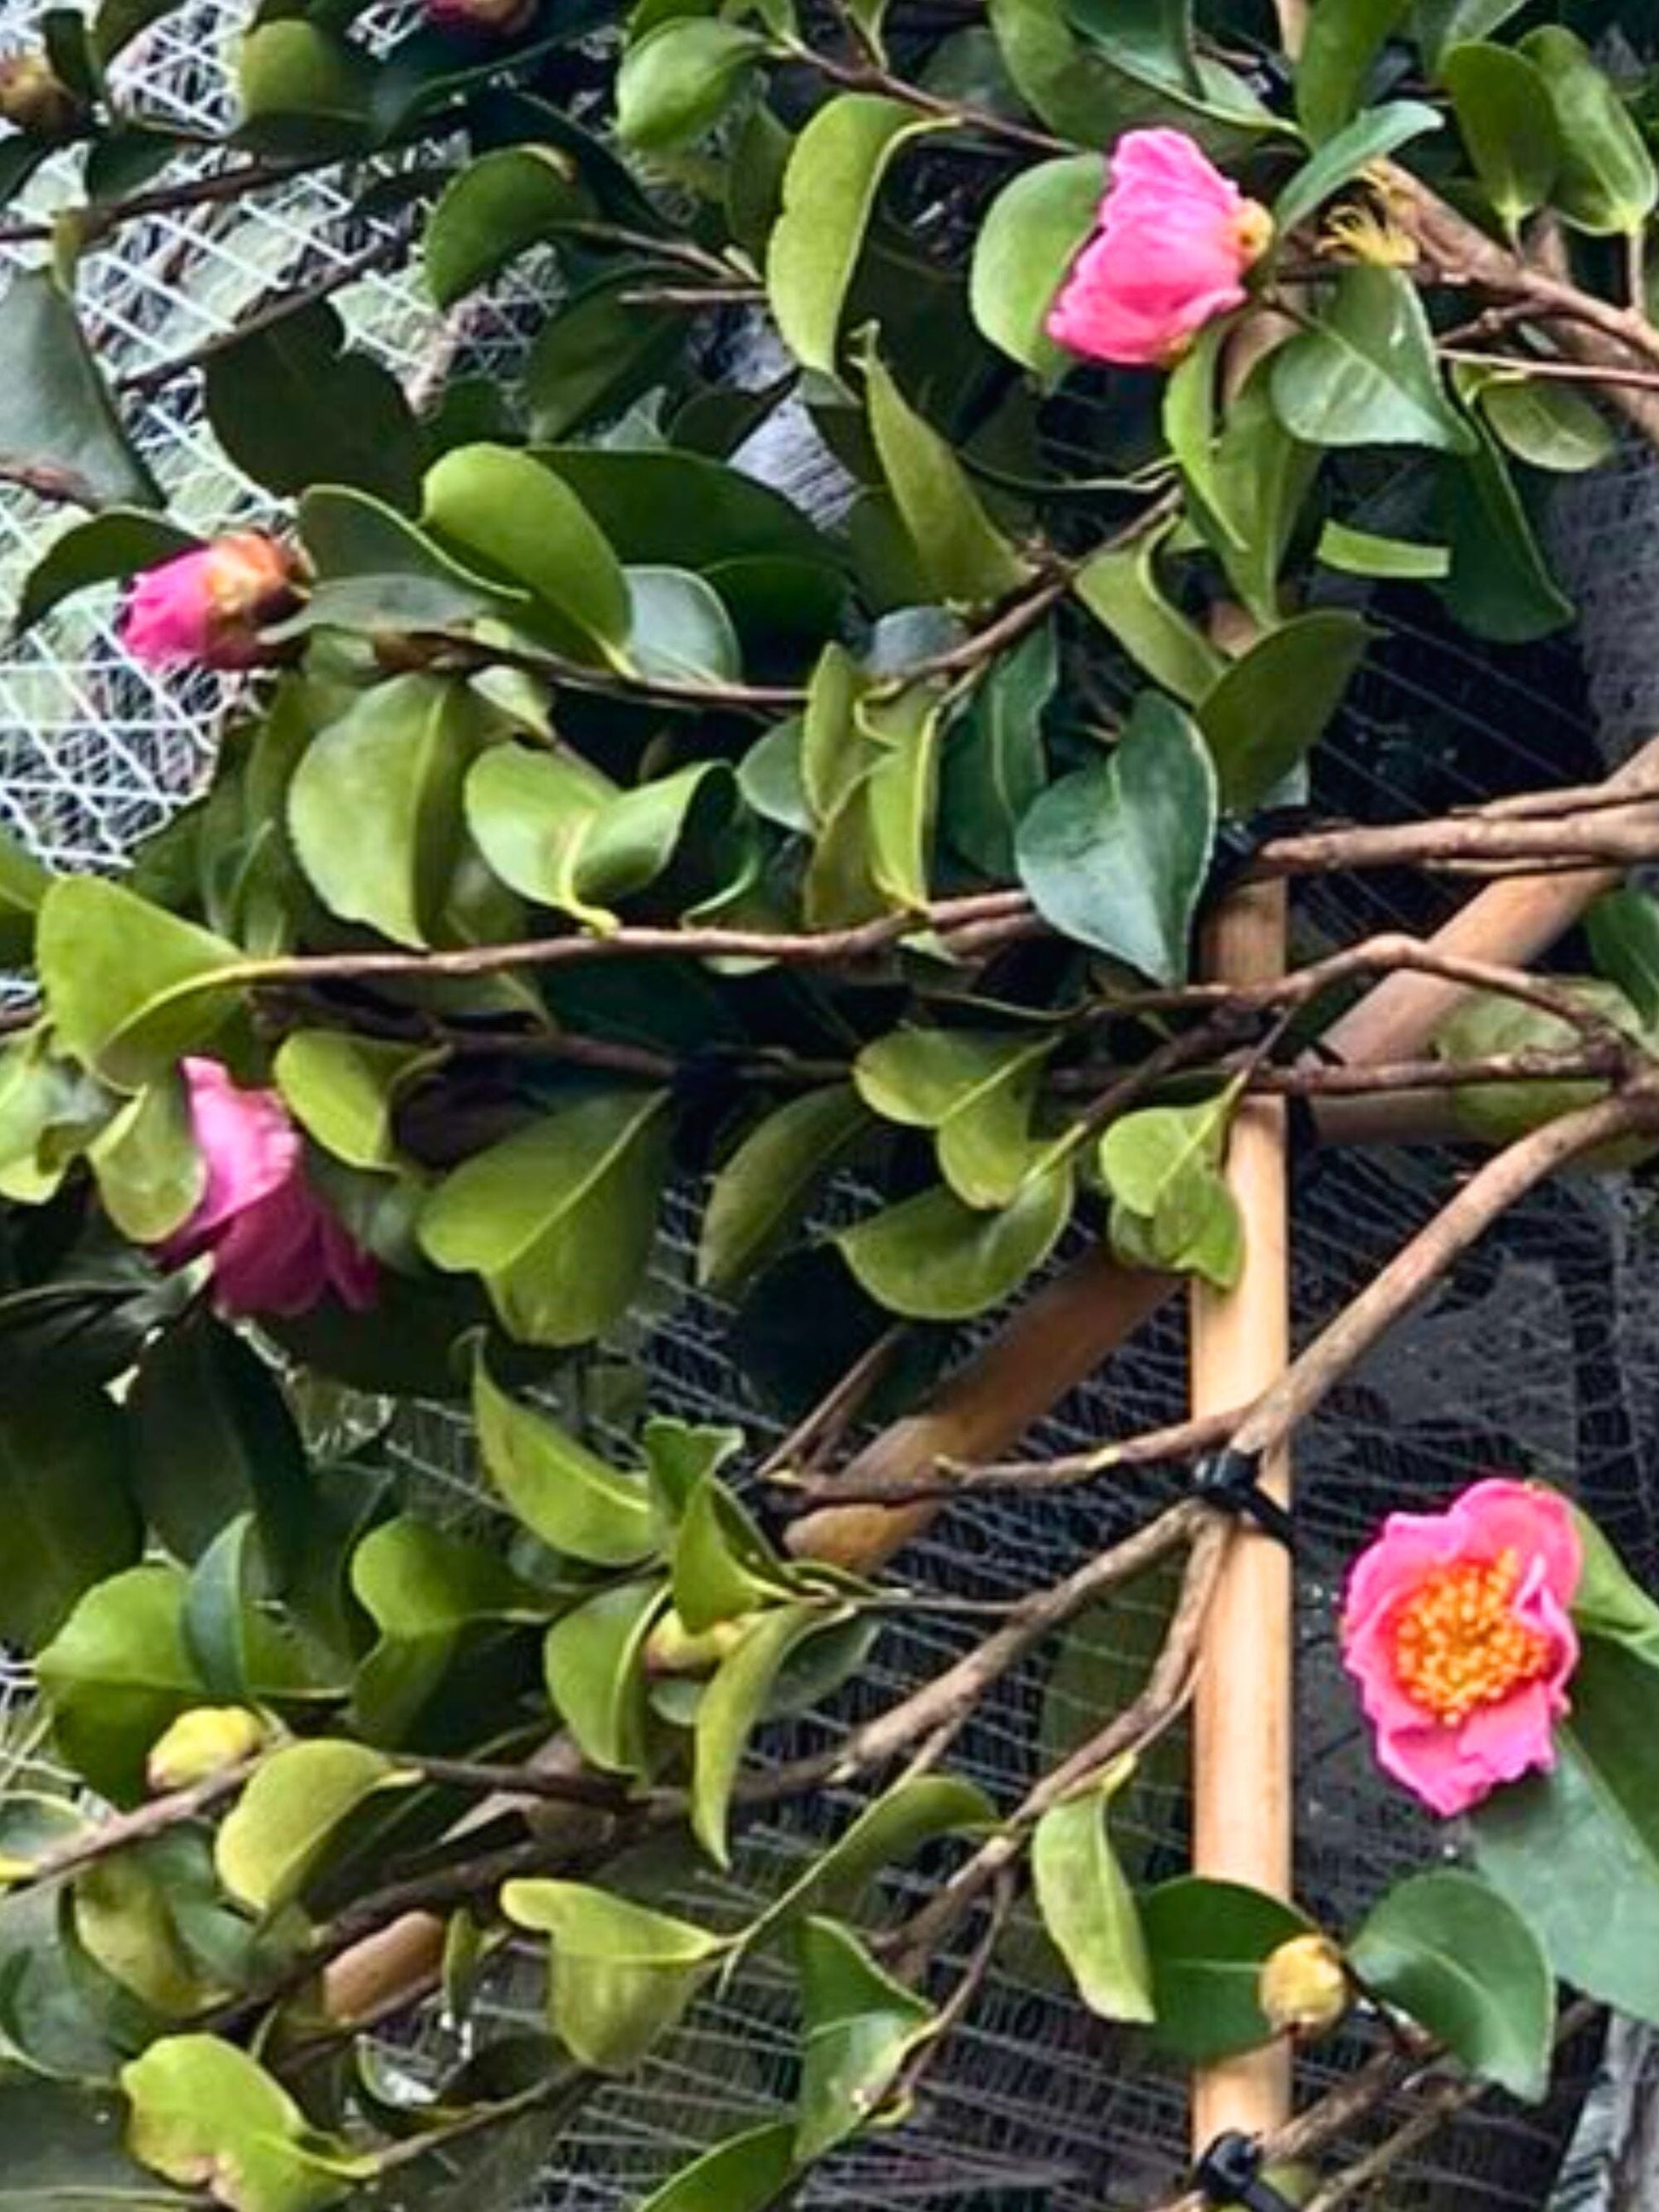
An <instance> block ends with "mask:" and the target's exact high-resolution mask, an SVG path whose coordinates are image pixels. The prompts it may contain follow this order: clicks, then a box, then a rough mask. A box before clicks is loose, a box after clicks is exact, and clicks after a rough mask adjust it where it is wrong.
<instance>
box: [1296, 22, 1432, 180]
mask: <svg viewBox="0 0 1659 2212" xmlns="http://www.w3.org/2000/svg"><path fill="white" fill-rule="evenodd" d="M1409 5H1410V0H1316V4H1315V6H1314V9H1313V11H1312V13H1311V14H1310V16H1309V18H1308V27H1307V30H1306V32H1305V33H1304V36H1303V40H1302V52H1301V53H1300V54H1299V55H1298V57H1297V64H1296V112H1297V120H1298V121H1299V122H1300V123H1301V125H1302V127H1303V129H1304V131H1306V132H1307V134H1308V136H1309V137H1310V138H1311V139H1312V140H1313V142H1314V143H1315V144H1316V145H1318V144H1319V143H1321V142H1322V140H1324V139H1327V138H1330V137H1334V136H1335V134H1336V133H1337V131H1340V129H1341V128H1342V126H1343V125H1344V124H1345V123H1346V122H1348V121H1349V120H1350V118H1352V115H1353V112H1354V110H1355V109H1356V108H1357V107H1358V106H1359V105H1360V104H1361V102H1362V101H1363V100H1364V96H1365V87H1366V83H1367V82H1368V80H1369V78H1370V73H1371V70H1372V67H1373V65H1374V64H1375V63H1376V58H1377V56H1378V55H1379V54H1380V53H1381V52H1382V51H1383V46H1385V45H1386V44H1387V42H1388V40H1389V36H1390V34H1391V33H1393V32H1394V31H1395V28H1396V27H1398V26H1399V24H1400V23H1401V21H1403V19H1404V17H1405V14H1406V10H1407V7H1408V6H1409Z"/></svg>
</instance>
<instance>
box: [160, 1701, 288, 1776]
mask: <svg viewBox="0 0 1659 2212" xmlns="http://www.w3.org/2000/svg"><path fill="white" fill-rule="evenodd" d="M264 1740H265V1725H264V1722H263V1721H262V1720H261V1719H260V1718H259V1716H258V1713H251V1712H249V1711H248V1710H247V1707H246V1705H193V1706H192V1707H191V1710H190V1711H189V1712H187V1713H180V1714H179V1717H178V1719H177V1720H176V1721H174V1722H173V1724H172V1725H171V1727H169V1728H166V1729H163V1730H162V1731H161V1735H159V1736H157V1737H156V1739H155V1742H154V1743H153V1744H152V1745H151V1746H150V1749H149V1759H148V1761H147V1762H146V1764H145V1768H144V1772H145V1778H146V1779H147V1780H148V1781H149V1786H150V1788H151V1789H152V1790H155V1792H156V1794H157V1795H158V1796H159V1795H160V1794H161V1792H162V1791H164V1790H188V1789H189V1788H190V1787H191V1784H194V1783H197V1782H205V1781H206V1780H207V1779H208V1778H209V1777H210V1775H214V1774H218V1773H222V1771H223V1770H224V1769H225V1768H226V1767H228V1766H236V1765H240V1763H241V1761H242V1760H243V1759H251V1758H252V1755H253V1753H255V1752H256V1751H258V1748H259V1747H260V1745H261V1744H262V1743H263V1742H264Z"/></svg>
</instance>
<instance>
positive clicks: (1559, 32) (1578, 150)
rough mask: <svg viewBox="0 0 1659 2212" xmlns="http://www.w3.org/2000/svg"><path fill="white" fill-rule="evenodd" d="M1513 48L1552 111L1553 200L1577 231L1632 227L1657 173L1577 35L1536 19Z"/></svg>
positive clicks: (1653, 196)
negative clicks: (1555, 149)
mask: <svg viewBox="0 0 1659 2212" xmlns="http://www.w3.org/2000/svg"><path fill="white" fill-rule="evenodd" d="M1521 52H1522V54H1523V55H1524V56H1525V58H1526V59H1527V60H1528V62H1530V63H1531V64H1533V65H1534V68H1535V69H1536V70H1538V71H1539V72H1540V74H1541V76H1542V77H1543V80H1544V83H1545V85H1546V87H1547V90H1548V93H1549V96H1550V100H1551V102H1552V104H1553V106H1554V109H1555V120H1556V124H1557V126H1558V128H1559V134H1560V149H1561V165H1560V171H1559V175H1558V176H1557V178H1556V180H1555V188H1554V191H1553V194H1552V201H1553V205H1554V206H1556V207H1557V208H1559V210H1560V211H1561V213H1562V214H1563V215H1564V216H1565V217H1566V218H1567V221H1568V222H1571V223H1575V224H1576V225H1577V228H1579V229H1580V230H1588V231H1590V232H1592V233H1594V234H1597V235H1600V236H1605V235H1610V234H1615V233H1619V232H1626V231H1633V230H1636V229H1638V228H1639V227H1640V225H1641V224H1642V223H1643V222H1645V221H1646V219H1647V217H1648V216H1650V215H1651V214H1652V212H1653V209H1654V204H1655V203H1656V201H1659V171H1656V169H1655V167H1654V163H1653V156H1652V155H1650V153H1649V151H1648V149H1647V146H1646V143H1645V142H1644V139H1643V137H1642V133H1641V131H1639V130H1638V127H1637V125H1636V122H1635V119H1634V118H1633V117H1632V114H1631V112H1630V110H1629V109H1628V108H1627V107H1626V105H1625V103H1624V101H1623V100H1621V99H1620V96H1619V94H1618V92H1617V90H1616V89H1615V88H1614V86H1613V82H1612V81H1611V79H1610V78H1609V77H1608V76H1607V72H1606V70H1603V69H1601V67H1599V66H1598V64H1596V63H1595V60H1593V59H1592V58H1591V55H1590V52H1589V48H1588V47H1587V46H1585V44H1584V42H1583V40H1582V39H1579V38H1577V37H1575V36H1574V34H1573V33H1572V32H1571V31H1569V30H1567V29H1565V27H1563V26H1562V25H1560V24H1559V23H1544V24H1541V25H1540V26H1539V27H1538V29H1537V30H1535V31H1528V33H1527V35H1526V37H1525V38H1524V39H1522V41H1521Z"/></svg>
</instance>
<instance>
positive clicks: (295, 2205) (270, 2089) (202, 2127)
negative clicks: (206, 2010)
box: [121, 2035, 371, 2212]
mask: <svg viewBox="0 0 1659 2212" xmlns="http://www.w3.org/2000/svg"><path fill="white" fill-rule="evenodd" d="M121 2087H122V2089H123V2091H124V2092H125V2095H126V2099H127V2102H128V2104H129V2105H130V2106H131V2118H130V2120H129V2122H128V2126H127V2147H128V2148H129V2149H130V2150H131V2153H132V2154H133V2156H134V2157H135V2158H136V2159H137V2160H140V2161H141V2162H142V2163H143V2165H145V2166H150V2167H152V2168H153V2169H154V2170H155V2172H157V2173H162V2174H165V2175H166V2176H167V2179H168V2180H169V2181H176V2182H178V2183H179V2185H180V2186H181V2187H184V2188H187V2189H191V2190H197V2189H200V2188H201V2187H202V2186H203V2185H208V2186H209V2187H210V2190H211V2192H212V2195H213V2197H214V2199H215V2201H216V2203H220V2204H223V2205H228V2206H229V2207H231V2208H233V2212H318V2208H319V2207H320V2206H322V2205H325V2204H334V2203H338V2202H339V2201H340V2199H341V2198H342V2197H346V2196H348V2195H349V2194H350V2192H351V2190H352V2186H353V2184H354V2182H355V2181H356V2180H359V2179H363V2178H365V2177H366V2176H367V2174H368V2172H369V2171H370V2170H371V2169H370V2167H369V2166H368V2164H367V2163H366V2162H363V2161H359V2160H351V2159H349V2158H348V2157H347V2156H346V2154H345V2148H344V2145H343V2144H341V2143H337V2142H334V2141H333V2139H332V2138H330V2137H327V2136H319V2135H318V2134H317V2133H316V2131H315V2130H313V2128H312V2127H311V2126H310V2125H309V2124H308V2123H307V2119H306V2117H305V2114H304V2113H303V2112H301V2110H300V2107H299V2106H297V2105H296V2104H295V2101H294V2100H293V2099H292V2098H291V2097H290V2096H289V2093H288V2092H287V2090H286V2089H284V2088H283V2087H282V2086H281V2084H280V2083H279V2082H277V2081H276V2080H274V2079H273V2077H272V2076H271V2075H269V2074H267V2073H266V2072H265V2070H264V2067H263V2066H261V2065H260V2064H259V2063H258V2061H257V2060H255V2059H252V2058H250V2057H248V2055H247V2053H246V2051H239V2050H238V2049H237V2047H236V2045H234V2043H226V2042H223V2041H222V2040H221V2039H220V2038H219V2037H217V2036H215V2035H168V2036H163V2037H161V2039H159V2040H158V2041H157V2042H155V2043H152V2044H151V2045H150V2046H149V2050H148V2051H145V2052H144V2053H143V2056H142V2057H138V2058H135V2059H133V2060H132V2061H131V2063H130V2064H128V2065H126V2066H124V2067H123V2068H122V2069H121Z"/></svg>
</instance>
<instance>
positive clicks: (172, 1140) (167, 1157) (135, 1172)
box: [87, 1077, 207, 1244]
mask: <svg viewBox="0 0 1659 2212" xmlns="http://www.w3.org/2000/svg"><path fill="white" fill-rule="evenodd" d="M87 1160H88V1165H89V1166H90V1167H91V1169H92V1171H93V1174H94V1176H96V1178H97V1182H98V1195H99V1197H100V1200H102V1201H103V1207H104V1211H105V1212H106V1213H107V1214H108V1216H109V1218H110V1219H111V1220H112V1222H113V1223H114V1224H115V1225H116V1227H117V1228H118V1230H119V1231H120V1232H121V1234H122V1235H123V1236H124V1237H131V1240H132V1242H133V1243H135V1244H157V1243H160V1242H161V1239H162V1238H163V1237H168V1236H170V1235H171V1234H172V1233H173V1231H174V1230H175V1229H177V1228H178V1227H179V1224H180V1223H181V1222H182V1221H184V1220H185V1218H186V1216H187V1215H189V1214H190V1213H191V1212H192V1211H193V1210H194V1208H195V1206H196V1205H197V1201H198V1200H199V1199H200V1197H201V1195H202V1192H203V1189H204V1186H205V1184H206V1181H207V1167H206V1164H205V1162H204V1160H203V1158H202V1156H201V1154H200V1152H198V1150H197V1144H196V1132H195V1124H194V1122H193V1121H192V1119H191V1111H190V1106H189V1102H188V1100H187V1098H186V1097H185V1086H184V1084H183V1083H182V1081H180V1080H179V1079H178V1078H176V1077H175V1078H173V1079H167V1078H166V1077H163V1078H161V1079H160V1080H159V1081H157V1082H155V1083H150V1084H146V1085H145V1086H144V1088H143V1090H142V1091H140V1092H139V1093H138V1095H137V1097H136V1098H130V1099H128V1100H127V1102H126V1103H125V1105H124V1106H121V1107H119V1108H118V1109H117V1110H116V1112H115V1113H114V1114H113V1115H112V1116H111V1118H110V1120H109V1121H106V1123H105V1124H104V1126H103V1127H102V1128H101V1129H100V1131H99V1132H98V1134H97V1135H96V1136H95V1137H94V1139H92V1141H91V1142H90V1143H89V1144H88V1146H87Z"/></svg>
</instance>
